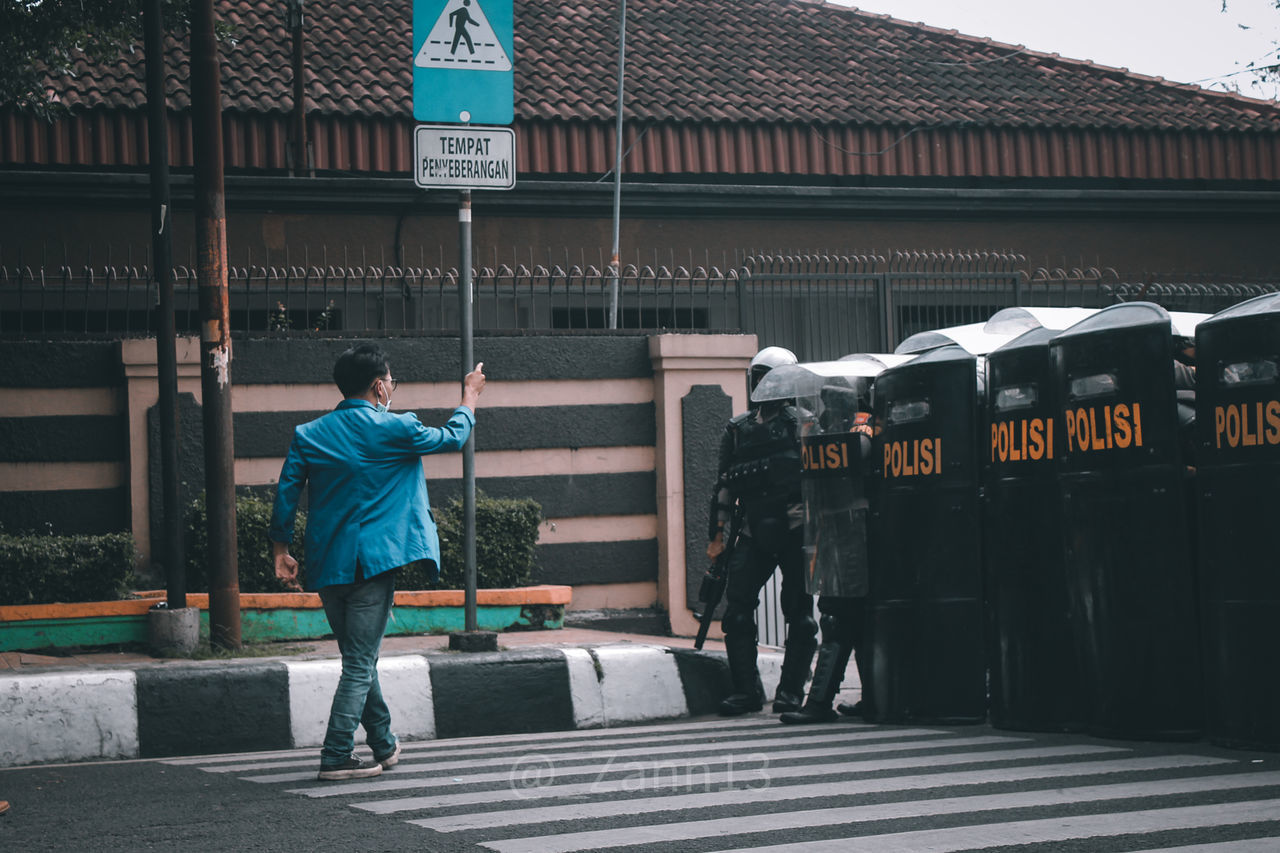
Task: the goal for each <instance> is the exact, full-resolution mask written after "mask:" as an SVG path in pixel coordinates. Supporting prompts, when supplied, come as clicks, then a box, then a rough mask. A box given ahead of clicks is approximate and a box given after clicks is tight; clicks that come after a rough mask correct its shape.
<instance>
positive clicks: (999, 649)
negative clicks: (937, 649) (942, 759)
mask: <svg viewBox="0 0 1280 853" xmlns="http://www.w3.org/2000/svg"><path fill="white" fill-rule="evenodd" d="M1064 310H1065V309H1064ZM1055 334H1056V332H1055V331H1053V330H1051V329H1047V328H1043V327H1038V328H1033V329H1032V331H1029V332H1026V333H1025V334H1022V335H1020V336H1018V337H1017V338H1015V339H1014V340H1012V341H1010V342H1009V343H1008V344H1006V345H1004V346H1003V347H1001V348H999V349H997V350H996V351H995V352H992V353H991V354H990V355H989V356H987V391H988V396H987V402H986V406H987V421H988V425H989V426H988V429H989V436H988V438H987V439H986V440H984V441H983V444H982V448H983V449H982V457H983V484H984V489H983V501H982V508H983V559H984V565H985V573H986V574H985V579H986V602H987V617H988V621H989V628H990V630H989V635H988V636H989V637H990V639H991V643H990V647H989V650H988V660H989V663H990V669H991V673H990V690H991V724H992V725H993V726H995V727H997V728H1004V729H1017V730H1024V731H1079V730H1081V729H1083V728H1084V725H1085V721H1086V720H1087V719H1088V716H1087V708H1086V705H1085V699H1086V697H1087V695H1088V693H1087V691H1086V690H1085V689H1084V685H1083V683H1082V676H1081V666H1080V660H1079V653H1078V649H1077V647H1076V644H1075V643H1074V642H1073V641H1072V638H1071V637H1072V634H1071V619H1072V614H1071V613H1070V601H1071V599H1070V596H1069V595H1068V592H1067V591H1068V586H1067V570H1066V563H1065V560H1064V559H1063V545H1064V539H1063V530H1062V510H1061V504H1060V500H1059V493H1058V478H1057V467H1056V465H1057V459H1058V458H1059V457H1060V456H1061V454H1062V446H1061V445H1062V427H1061V424H1060V423H1059V421H1058V419H1057V418H1056V417H1055V415H1054V404H1055V389H1054V383H1053V375H1052V373H1051V371H1050V369H1049V340H1050V339H1051V338H1052V337H1053V336H1054V335H1055Z"/></svg>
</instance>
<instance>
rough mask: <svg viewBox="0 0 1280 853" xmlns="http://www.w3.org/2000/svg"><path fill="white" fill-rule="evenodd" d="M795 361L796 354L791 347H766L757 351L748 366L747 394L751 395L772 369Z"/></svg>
mask: <svg viewBox="0 0 1280 853" xmlns="http://www.w3.org/2000/svg"><path fill="white" fill-rule="evenodd" d="M795 363H796V354H795V353H793V352H792V351H791V350H789V349H785V348H783V347H765V348H764V349H762V350H760V352H758V353H756V357H755V358H753V359H751V365H750V366H749V367H748V368H747V396H748V397H750V396H751V392H752V391H754V390H756V385H758V384H760V380H761V379H763V378H764V375H765V374H766V373H768V372H769V371H770V370H773V369H774V368H775V367H779V366H781V365H784V364H795Z"/></svg>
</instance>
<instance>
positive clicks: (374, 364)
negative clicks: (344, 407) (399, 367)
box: [333, 344, 391, 397]
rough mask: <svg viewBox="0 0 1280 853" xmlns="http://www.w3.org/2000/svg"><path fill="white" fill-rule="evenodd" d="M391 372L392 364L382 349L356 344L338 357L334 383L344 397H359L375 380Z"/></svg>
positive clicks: (370, 345) (334, 367)
mask: <svg viewBox="0 0 1280 853" xmlns="http://www.w3.org/2000/svg"><path fill="white" fill-rule="evenodd" d="M389 372H391V362H390V361H389V360H388V359H387V354H386V353H385V352H383V351H382V347H379V346H377V345H376V344H356V345H355V346H353V347H352V348H351V349H349V350H347V351H346V352H344V353H343V354H342V355H340V356H338V362H337V364H335V365H334V366H333V381H334V382H336V383H338V390H339V391H341V392H342V396H343V397H358V396H360V395H361V394H363V393H364V392H365V391H366V390H367V389H368V387H369V386H370V385H372V384H373V381H374V380H375V379H380V378H381V377H383V376H386V375H387V374H388V373H389Z"/></svg>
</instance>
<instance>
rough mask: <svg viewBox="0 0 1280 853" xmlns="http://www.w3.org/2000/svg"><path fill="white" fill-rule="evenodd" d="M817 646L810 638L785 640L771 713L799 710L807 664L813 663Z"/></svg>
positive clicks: (807, 673) (802, 697) (806, 674)
mask: <svg viewBox="0 0 1280 853" xmlns="http://www.w3.org/2000/svg"><path fill="white" fill-rule="evenodd" d="M817 645H818V644H817V642H816V641H814V640H813V639H812V638H811V637H805V638H800V637H794V638H791V637H789V638H788V639H787V648H786V651H785V652H784V653H783V655H782V673H781V674H780V675H779V676H778V689H777V691H776V692H775V693H774V694H773V713H775V714H781V713H785V712H787V711H798V710H800V703H801V702H803V701H804V682H805V680H806V679H807V678H808V677H809V664H811V663H812V662H813V652H814V650H815V649H816V648H817Z"/></svg>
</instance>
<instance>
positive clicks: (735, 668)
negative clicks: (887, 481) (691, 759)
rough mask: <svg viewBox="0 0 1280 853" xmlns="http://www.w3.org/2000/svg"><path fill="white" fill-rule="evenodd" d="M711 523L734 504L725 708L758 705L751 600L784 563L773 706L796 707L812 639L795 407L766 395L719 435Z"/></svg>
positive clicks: (723, 519) (728, 711) (760, 693)
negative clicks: (782, 629) (781, 650)
mask: <svg viewBox="0 0 1280 853" xmlns="http://www.w3.org/2000/svg"><path fill="white" fill-rule="evenodd" d="M712 502H713V507H712V513H711V521H712V530H711V531H710V536H711V538H712V539H714V538H715V535H716V533H717V528H718V527H719V525H722V524H726V523H727V520H728V519H729V518H730V516H731V515H732V514H733V513H734V512H735V507H736V511H737V513H738V515H739V517H740V518H741V519H742V521H741V523H740V525H739V526H740V528H741V529H740V530H738V531H737V533H738V539H737V541H736V543H728V542H726V545H731V546H732V551H731V552H730V554H729V557H728V584H727V586H726V590H725V599H726V602H727V606H726V609H725V614H724V619H723V621H722V623H721V624H722V627H723V629H724V635H725V651H726V652H727V654H728V658H729V674H730V677H731V679H732V681H733V693H732V694H731V695H730V696H729V697H728V698H727V699H725V700H724V702H722V703H721V705H720V713H722V714H725V715H733V714H742V713H746V712H749V711H758V710H760V709H761V708H762V707H763V706H764V698H765V697H764V690H763V688H762V686H761V683H760V674H759V671H758V669H757V667H756V640H757V629H756V621H755V613H756V608H757V607H758V606H759V603H760V590H761V588H763V587H764V585H765V583H767V582H768V580H769V578H770V577H772V575H773V571H774V568H775V567H780V568H781V569H782V609H783V616H784V618H785V619H786V623H787V641H786V653H785V655H784V657H783V663H782V675H781V678H780V680H779V684H778V690H777V693H776V694H775V695H774V711H775V712H779V711H788V710H794V709H796V708H798V707H799V706H800V702H801V700H802V699H803V697H804V683H805V680H806V678H807V677H808V675H809V664H810V662H811V661H812V660H813V653H814V650H815V649H816V647H817V641H816V636H817V631H818V626H817V623H816V622H815V621H814V619H813V598H812V597H811V596H809V595H807V594H806V593H805V591H804V565H803V563H804V530H803V527H802V521H803V515H802V513H803V507H802V505H801V497H800V432H799V418H798V416H797V413H796V410H795V409H794V407H791V406H786V405H783V404H782V403H780V402H769V403H764V404H762V406H761V407H760V408H759V409H753V410H751V411H748V412H746V413H744V414H741V415H738V416H736V417H734V418H733V419H732V420H731V421H729V423H728V425H727V426H726V427H725V431H724V434H723V436H722V437H721V441H720V477H719V480H718V482H717V487H716V492H715V495H714V496H713V498H712Z"/></svg>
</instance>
